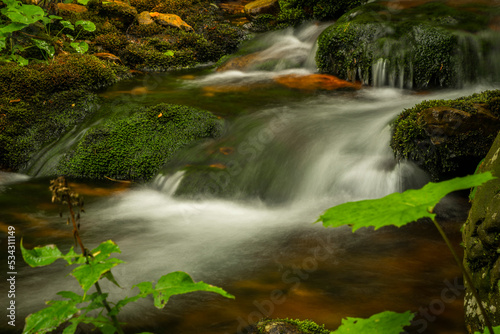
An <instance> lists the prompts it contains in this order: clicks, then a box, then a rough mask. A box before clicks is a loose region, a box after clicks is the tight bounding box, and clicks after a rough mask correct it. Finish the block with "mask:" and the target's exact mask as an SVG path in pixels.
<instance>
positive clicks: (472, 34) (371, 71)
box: [316, 2, 500, 89]
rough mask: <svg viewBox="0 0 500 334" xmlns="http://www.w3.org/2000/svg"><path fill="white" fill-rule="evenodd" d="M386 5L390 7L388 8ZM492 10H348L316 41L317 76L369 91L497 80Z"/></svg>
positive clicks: (498, 41) (443, 6) (497, 40)
mask: <svg viewBox="0 0 500 334" xmlns="http://www.w3.org/2000/svg"><path fill="white" fill-rule="evenodd" d="M389 4H393V3H390V2H389ZM498 15H499V10H498V7H495V6H491V7H488V5H486V4H485V5H474V4H468V5H467V6H460V5H459V4H455V5H454V4H453V3H443V2H429V3H424V4H421V5H420V6H415V7H410V8H404V7H401V8H400V7H398V8H393V7H390V6H388V5H387V3H384V2H373V3H370V4H367V5H364V6H361V7H358V8H355V9H353V10H351V11H350V12H348V13H346V14H345V15H343V16H342V17H341V18H340V19H339V20H338V21H337V22H336V23H335V24H333V25H332V26H330V27H329V28H328V29H326V30H325V31H324V32H323V33H322V34H321V36H320V38H319V41H318V43H319V48H318V52H317V55H316V61H317V65H318V67H319V69H320V71H321V72H324V73H329V74H333V75H336V76H338V77H340V78H341V79H345V80H351V81H354V80H361V81H362V82H363V83H364V84H372V85H374V86H385V85H388V86H393V87H400V88H418V89H420V88H425V87H433V86H434V87H435V86H438V87H439V86H442V87H450V86H451V87H456V86H461V85H463V84H465V83H468V82H475V81H478V80H481V79H486V80H489V81H495V80H498V79H499V78H500V65H499V64H500V61H499V58H498V55H499V47H500V35H499V34H498V33H497V32H496V31H493V30H490V29H489V26H490V25H492V24H494V22H496V20H498Z"/></svg>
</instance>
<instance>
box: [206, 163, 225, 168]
mask: <svg viewBox="0 0 500 334" xmlns="http://www.w3.org/2000/svg"><path fill="white" fill-rule="evenodd" d="M210 167H212V168H217V169H226V166H224V165H223V164H220V163H216V164H212V165H210Z"/></svg>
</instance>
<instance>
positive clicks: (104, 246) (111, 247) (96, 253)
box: [92, 240, 122, 261]
mask: <svg viewBox="0 0 500 334" xmlns="http://www.w3.org/2000/svg"><path fill="white" fill-rule="evenodd" d="M121 252H122V251H121V250H120V247H118V245H117V244H115V243H114V241H113V240H107V241H104V242H102V243H101V244H100V245H99V246H97V247H96V248H94V249H93V250H92V257H93V260H94V261H103V260H106V259H107V258H108V257H109V256H110V255H111V253H121Z"/></svg>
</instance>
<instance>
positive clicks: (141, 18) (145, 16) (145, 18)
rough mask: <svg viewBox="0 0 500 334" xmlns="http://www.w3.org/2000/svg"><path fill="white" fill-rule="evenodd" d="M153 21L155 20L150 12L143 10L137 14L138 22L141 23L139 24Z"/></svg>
mask: <svg viewBox="0 0 500 334" xmlns="http://www.w3.org/2000/svg"><path fill="white" fill-rule="evenodd" d="M153 22H154V20H153V18H152V17H151V13H150V12H142V13H140V14H139V15H137V23H139V25H146V24H151V23H153Z"/></svg>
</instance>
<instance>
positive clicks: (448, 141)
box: [391, 90, 500, 180]
mask: <svg viewBox="0 0 500 334" xmlns="http://www.w3.org/2000/svg"><path fill="white" fill-rule="evenodd" d="M499 130H500V90H492V91H485V92H483V93H481V94H473V95H471V96H468V97H462V98H459V99H456V100H431V101H424V102H422V103H420V104H417V105H416V106H414V107H413V108H410V109H405V110H404V111H403V112H402V113H401V114H400V115H399V117H398V118H397V119H396V120H395V122H394V124H393V136H392V141H391V147H392V148H393V150H394V152H395V154H396V156H397V157H398V158H403V159H409V160H411V161H413V162H415V163H416V164H417V165H418V166H420V167H421V168H423V169H424V170H426V171H427V172H429V174H430V175H431V177H432V178H433V179H434V180H441V179H447V178H450V177H453V176H461V175H466V174H471V173H473V172H474V170H475V167H476V165H477V164H478V163H479V161H480V160H481V159H482V158H483V157H484V156H485V155H486V153H487V152H488V150H489V148H490V146H491V144H492V143H493V141H494V139H495V137H496V135H497V133H498V131H499Z"/></svg>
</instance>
